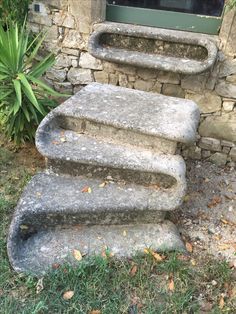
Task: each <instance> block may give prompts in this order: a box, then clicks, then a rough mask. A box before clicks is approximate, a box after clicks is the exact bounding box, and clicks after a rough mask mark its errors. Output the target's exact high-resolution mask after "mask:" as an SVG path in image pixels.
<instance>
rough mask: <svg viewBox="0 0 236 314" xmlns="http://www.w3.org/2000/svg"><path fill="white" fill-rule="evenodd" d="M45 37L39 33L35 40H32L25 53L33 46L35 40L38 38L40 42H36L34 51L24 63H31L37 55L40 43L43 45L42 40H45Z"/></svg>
mask: <svg viewBox="0 0 236 314" xmlns="http://www.w3.org/2000/svg"><path fill="white" fill-rule="evenodd" d="M40 36H41V38H40ZM45 37H46V34H43V35H42V33H40V34H39V35H38V36H37V37H36V38H35V40H33V41H32V43H31V44H30V45H29V47H28V49H27V51H29V49H30V48H31V46H32V44H33V43H34V42H36V40H38V39H39V38H40V40H38V42H37V45H36V46H35V47H34V50H33V51H32V52H31V54H30V56H29V57H28V59H27V61H26V64H29V63H31V62H32V61H33V60H34V58H35V56H36V55H37V53H38V50H39V48H40V46H41V45H42V43H43V41H44V39H45Z"/></svg>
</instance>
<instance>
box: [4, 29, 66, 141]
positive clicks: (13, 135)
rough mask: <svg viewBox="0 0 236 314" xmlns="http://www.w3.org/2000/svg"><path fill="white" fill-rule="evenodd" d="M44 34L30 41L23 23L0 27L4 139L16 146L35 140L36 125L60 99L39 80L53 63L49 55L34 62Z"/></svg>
mask: <svg viewBox="0 0 236 314" xmlns="http://www.w3.org/2000/svg"><path fill="white" fill-rule="evenodd" d="M44 37H45V35H44V34H42V33H40V34H39V35H38V36H37V37H36V38H34V39H29V32H28V31H27V29H26V26H25V23H24V25H23V26H22V27H21V29H19V28H18V26H17V24H10V25H8V26H7V30H6V31H5V30H4V28H3V26H2V25H0V114H1V117H2V118H1V120H2V121H1V124H2V126H3V130H4V132H5V134H6V136H7V137H8V138H10V139H13V140H14V141H15V142H16V143H19V142H21V141H24V140H32V139H33V138H34V134H35V130H36V128H37V125H38V124H39V122H40V121H41V120H42V118H43V117H44V116H45V115H46V114H47V113H48V112H49V110H50V108H51V107H52V106H55V105H56V102H55V100H54V99H53V98H52V97H51V98H50V97H49V96H61V95H60V94H59V93H57V92H55V91H54V90H53V89H51V88H50V87H49V86H47V84H45V83H44V82H43V81H42V80H40V79H39V78H40V77H41V76H42V75H43V74H44V73H45V72H46V71H47V69H49V68H50V67H51V66H52V65H53V64H54V61H55V58H54V56H53V55H52V54H49V55H48V56H47V57H45V58H44V59H43V60H41V61H40V62H36V61H35V57H36V56H37V54H38V50H39V48H40V46H41V44H42V42H43V40H44Z"/></svg>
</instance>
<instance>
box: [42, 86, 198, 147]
mask: <svg viewBox="0 0 236 314" xmlns="http://www.w3.org/2000/svg"><path fill="white" fill-rule="evenodd" d="M53 115H54V117H64V116H66V117H71V118H73V120H74V121H76V120H78V122H79V121H80V122H81V121H84V122H85V124H86V121H88V122H93V123H96V124H97V125H101V126H102V125H103V126H104V125H105V126H112V127H113V128H115V129H117V130H120V129H123V130H127V131H128V132H129V131H131V132H135V133H139V134H145V135H148V136H152V137H153V136H156V137H158V138H163V139H167V140H170V141H173V142H182V143H192V142H194V141H195V135H196V130H197V125H198V122H199V118H200V113H199V109H198V107H197V105H196V104H195V103H194V102H193V101H191V100H186V99H179V98H175V97H169V96H164V95H159V94H155V93H150V92H143V91H138V90H133V89H128V88H123V87H118V86H113V85H107V84H99V83H92V84H90V85H87V86H86V87H85V88H83V89H82V90H81V91H80V92H78V93H77V94H76V95H74V96H72V97H71V98H70V99H68V100H67V101H65V102H64V103H63V104H62V105H60V106H59V107H57V108H56V109H54V110H53ZM46 120H47V118H46ZM45 122H46V121H45ZM43 124H44V122H43ZM82 124H83V123H82ZM131 144H132V143H131Z"/></svg>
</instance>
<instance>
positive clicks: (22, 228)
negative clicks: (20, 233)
mask: <svg viewBox="0 0 236 314" xmlns="http://www.w3.org/2000/svg"><path fill="white" fill-rule="evenodd" d="M20 229H21V230H28V229H29V227H28V226H26V225H20Z"/></svg>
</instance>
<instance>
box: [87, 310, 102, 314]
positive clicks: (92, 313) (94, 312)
mask: <svg viewBox="0 0 236 314" xmlns="http://www.w3.org/2000/svg"><path fill="white" fill-rule="evenodd" d="M101 313H102V312H101V311H100V310H92V311H91V312H89V314H101Z"/></svg>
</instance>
